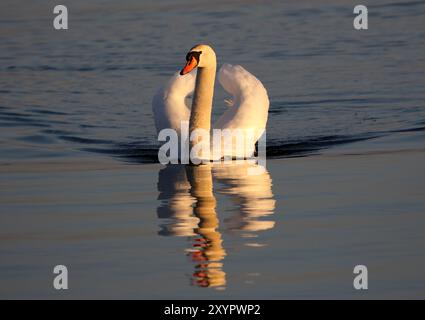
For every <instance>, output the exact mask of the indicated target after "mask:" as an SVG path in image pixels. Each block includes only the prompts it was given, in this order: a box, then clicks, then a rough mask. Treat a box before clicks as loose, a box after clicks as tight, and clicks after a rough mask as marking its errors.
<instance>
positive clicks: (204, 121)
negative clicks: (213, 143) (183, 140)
mask: <svg viewBox="0 0 425 320" xmlns="http://www.w3.org/2000/svg"><path fill="white" fill-rule="evenodd" d="M215 74H216V62H215V61H214V63H210V64H209V65H208V66H206V67H202V68H198V73H197V75H196V83H195V93H194V95H193V102H192V110H191V113H190V121H189V131H190V132H192V131H193V130H195V129H204V130H207V131H208V132H209V131H210V129H211V111H212V102H213V96H214V82H215Z"/></svg>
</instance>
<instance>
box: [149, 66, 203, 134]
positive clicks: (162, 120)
mask: <svg viewBox="0 0 425 320" xmlns="http://www.w3.org/2000/svg"><path fill="white" fill-rule="evenodd" d="M195 78H196V72H190V73H188V74H186V75H184V76H180V75H179V73H178V72H176V73H175V74H174V75H173V76H172V77H171V79H169V80H168V82H167V83H166V84H165V85H164V86H162V87H161V88H159V89H158V91H157V92H156V94H155V95H154V97H153V99H152V111H153V114H154V118H155V126H156V130H157V132H159V131H161V130H162V129H168V128H169V129H174V130H176V131H177V132H178V133H180V125H181V121H189V118H190V108H189V105H188V103H187V101H186V100H187V99H186V98H187V97H188V96H189V95H190V94H191V93H192V92H193V91H194V90H195Z"/></svg>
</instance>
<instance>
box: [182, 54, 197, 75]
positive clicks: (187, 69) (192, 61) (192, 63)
mask: <svg viewBox="0 0 425 320" xmlns="http://www.w3.org/2000/svg"><path fill="white" fill-rule="evenodd" d="M197 65H198V61H196V59H195V58H194V57H191V58H190V59H189V61H188V62H186V65H185V66H184V68H183V69H182V70H181V71H180V75H181V76H184V75H185V74H186V73H189V72H190V71H192V70H193V69H195V68H196V66H197Z"/></svg>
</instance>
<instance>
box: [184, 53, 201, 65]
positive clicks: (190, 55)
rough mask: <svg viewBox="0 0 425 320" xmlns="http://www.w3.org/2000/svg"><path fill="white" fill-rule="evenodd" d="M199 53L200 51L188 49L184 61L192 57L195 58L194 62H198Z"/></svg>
mask: <svg viewBox="0 0 425 320" xmlns="http://www.w3.org/2000/svg"><path fill="white" fill-rule="evenodd" d="M201 53H202V51H190V52H189V53H188V54H187V55H186V61H189V60H191V59H192V58H195V59H196V62H197V63H199V60H200V58H201Z"/></svg>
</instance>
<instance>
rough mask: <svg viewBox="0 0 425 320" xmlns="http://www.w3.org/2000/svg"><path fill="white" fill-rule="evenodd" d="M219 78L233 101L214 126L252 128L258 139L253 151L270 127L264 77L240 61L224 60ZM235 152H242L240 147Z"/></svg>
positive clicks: (244, 129) (245, 130) (251, 146)
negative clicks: (232, 62)
mask: <svg viewBox="0 0 425 320" xmlns="http://www.w3.org/2000/svg"><path fill="white" fill-rule="evenodd" d="M218 78H219V81H220V84H221V85H222V86H223V88H224V90H226V91H227V92H228V93H230V94H231V95H232V99H231V101H232V103H228V105H229V107H228V108H227V110H226V111H225V112H224V113H223V115H222V116H221V117H220V118H219V119H218V120H217V122H216V123H215V126H214V128H215V129H221V130H224V129H238V130H242V131H244V132H247V130H249V131H251V132H252V134H253V137H252V138H250V139H252V140H253V141H254V142H253V143H251V144H250V146H249V149H250V151H249V152H248V153H253V152H254V150H255V142H256V141H257V140H258V139H259V138H260V137H261V135H262V134H263V132H264V130H265V129H266V124H267V118H268V111H269V98H268V95H267V90H266V89H265V88H264V86H263V84H262V83H261V81H260V80H258V79H257V78H256V77H255V76H254V75H253V74H251V73H250V72H248V71H247V70H246V69H244V68H243V67H242V66H239V65H235V66H233V65H230V64H224V65H223V66H222V67H221V68H220V71H219V74H218ZM245 148H246V147H245ZM245 152H246V151H245ZM244 155H245V156H246V155H247V154H246V153H245V154H244ZM232 156H239V154H238V151H235V150H233V151H232Z"/></svg>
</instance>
